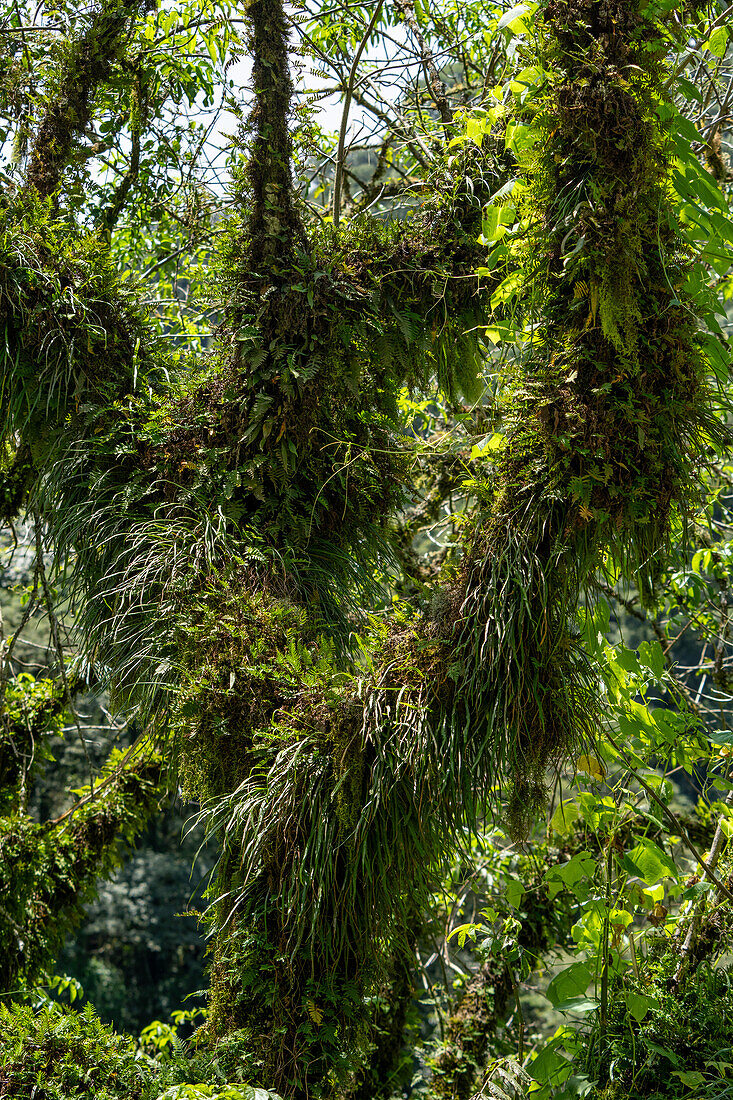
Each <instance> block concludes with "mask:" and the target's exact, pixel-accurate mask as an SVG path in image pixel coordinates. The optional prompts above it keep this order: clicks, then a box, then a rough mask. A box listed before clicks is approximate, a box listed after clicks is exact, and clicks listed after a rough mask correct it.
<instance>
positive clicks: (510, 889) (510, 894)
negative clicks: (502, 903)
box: [504, 877, 524, 909]
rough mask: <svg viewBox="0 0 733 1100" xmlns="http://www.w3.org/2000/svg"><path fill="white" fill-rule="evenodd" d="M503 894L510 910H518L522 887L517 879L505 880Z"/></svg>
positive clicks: (522, 892)
mask: <svg viewBox="0 0 733 1100" xmlns="http://www.w3.org/2000/svg"><path fill="white" fill-rule="evenodd" d="M504 892H505V894H506V900H507V901H508V902H509V904H510V905H511V907H512V909H518V908H519V906H520V905H521V904H522V898H523V897H524V886H523V885H522V883H521V881H520V880H519V879H518V878H514V877H512V878H507V879H505V886H504Z"/></svg>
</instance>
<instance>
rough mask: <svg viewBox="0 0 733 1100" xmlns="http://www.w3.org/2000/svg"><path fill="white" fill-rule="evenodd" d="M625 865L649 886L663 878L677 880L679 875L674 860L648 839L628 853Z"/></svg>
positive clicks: (624, 860) (641, 841) (625, 857)
mask: <svg viewBox="0 0 733 1100" xmlns="http://www.w3.org/2000/svg"><path fill="white" fill-rule="evenodd" d="M623 865H624V868H625V869H626V870H627V871H630V872H631V874H633V875H638V876H639V878H640V879H642V880H643V881H644V882H646V883H647V884H648V885H649V886H651V885H653V884H654V883H656V882H659V880H660V879H663V878H672V879H675V880H676V879H677V877H678V874H679V872H678V870H677V867H676V865H675V862H674V860H673V859H672V858H671V857H670V856H668V855H667V853H666V852H663V851H662V849H661V848H660V847H659V845H658V844H655V843H654V841H653V840H648V839H647V838H646V837H644V838H643V839H642V840H640V841H639V843H638V844H637V845H636V847H634V848H632V849H631V851H630V852H627V853H626V855H625V856H624V858H623Z"/></svg>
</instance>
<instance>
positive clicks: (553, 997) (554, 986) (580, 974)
mask: <svg viewBox="0 0 733 1100" xmlns="http://www.w3.org/2000/svg"><path fill="white" fill-rule="evenodd" d="M592 977H593V975H592V974H591V971H590V969H589V967H588V966H586V964H585V963H582V962H575V963H571V964H570V966H568V967H566V968H565V970H561V971H560V973H559V974H556V975H555V977H554V978H553V979H552V981H551V982H550V984H549V985H548V987H547V990H546V993H545V996H546V997H547V999H548V1001H550V1003H551V1004H553V1005H554V1006H555V1008H559V1006H560V1005H561V1004H563V1003H565V1002H567V1001H572V1000H574V999H576V998H582V997H584V996H585V991H586V989H587V988H588V986H589V985H590V982H591V979H592Z"/></svg>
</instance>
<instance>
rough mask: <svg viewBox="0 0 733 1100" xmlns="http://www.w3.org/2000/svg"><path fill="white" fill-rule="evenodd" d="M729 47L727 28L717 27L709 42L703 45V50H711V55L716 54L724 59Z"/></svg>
mask: <svg viewBox="0 0 733 1100" xmlns="http://www.w3.org/2000/svg"><path fill="white" fill-rule="evenodd" d="M727 47H728V31H727V30H726V28H725V27H716V28H715V30H714V31H713V33H712V34H711V35H710V37H709V38H708V40H707V42H704V43H703V47H702V48H703V49H704V50H709V51H710V53H712V54H715V56H716V57H724V56H725V51H726V49H727Z"/></svg>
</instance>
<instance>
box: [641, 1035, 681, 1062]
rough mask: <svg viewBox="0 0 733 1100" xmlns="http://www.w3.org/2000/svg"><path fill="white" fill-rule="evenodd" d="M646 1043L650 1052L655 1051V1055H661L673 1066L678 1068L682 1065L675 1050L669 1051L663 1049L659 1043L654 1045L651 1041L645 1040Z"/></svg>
mask: <svg viewBox="0 0 733 1100" xmlns="http://www.w3.org/2000/svg"><path fill="white" fill-rule="evenodd" d="M644 1042H645V1043H646V1045H647V1047H648V1048H649V1050H653V1051H654V1053H655V1054H661V1055H662V1057H663V1058H669V1060H670V1062H671V1063H672V1065H673V1066H678V1065H679V1064H680V1060H679V1058H678V1057H677V1055H676V1054H675V1053H674V1051H673V1050H667V1048H666V1047H662V1046H659V1045H658V1044H657V1043H653V1042H652V1041H651V1039H645V1040H644Z"/></svg>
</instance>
